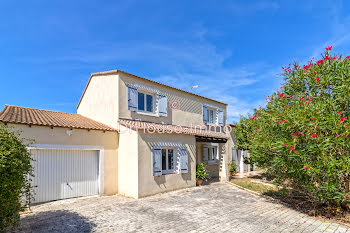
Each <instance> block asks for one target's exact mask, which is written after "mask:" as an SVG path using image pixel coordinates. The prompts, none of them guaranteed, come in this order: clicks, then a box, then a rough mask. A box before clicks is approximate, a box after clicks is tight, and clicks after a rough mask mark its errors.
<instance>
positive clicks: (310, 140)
mask: <svg viewBox="0 0 350 233" xmlns="http://www.w3.org/2000/svg"><path fill="white" fill-rule="evenodd" d="M331 48H332V47H327V51H326V52H325V54H323V55H322V57H323V58H322V59H321V60H318V61H316V62H315V61H312V60H311V61H309V62H308V63H307V64H306V65H303V66H302V65H299V64H298V63H297V62H295V63H294V64H293V65H291V64H289V66H287V67H283V73H282V75H283V76H284V84H283V85H282V87H281V89H280V90H278V91H276V92H275V93H273V94H272V95H271V96H269V97H267V99H266V100H267V105H266V107H264V108H259V109H255V110H254V115H253V116H248V117H247V118H245V117H242V118H241V120H240V122H239V123H237V127H236V128H235V131H234V133H235V136H236V137H237V143H238V148H239V149H249V152H250V159H249V160H250V162H251V163H256V164H257V165H258V166H259V167H260V168H265V169H267V171H268V172H270V173H271V174H274V176H275V177H276V179H275V181H276V182H277V183H284V184H286V183H288V184H290V185H291V186H292V187H293V188H295V189H297V190H298V191H300V192H303V193H304V194H307V195H309V196H310V197H311V198H314V199H318V200H319V201H321V202H322V203H327V204H342V205H343V204H344V203H345V204H346V203H347V202H348V201H349V200H350V198H349V197H350V191H349V182H350V153H349V152H350V136H349V126H350V125H349V113H350V109H349V108H350V69H349V66H350V56H348V57H346V58H344V57H342V56H333V57H332V56H331V55H330V50H331Z"/></svg>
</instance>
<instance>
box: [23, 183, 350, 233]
mask: <svg viewBox="0 0 350 233" xmlns="http://www.w3.org/2000/svg"><path fill="white" fill-rule="evenodd" d="M323 231H324V232H350V230H349V228H348V227H347V226H345V225H339V224H338V223H333V222H329V221H327V222H325V220H324V219H320V218H314V217H310V216H307V215H305V214H302V213H299V212H297V211H294V210H292V209H289V208H287V207H285V206H283V205H281V204H278V203H276V202H273V201H271V200H269V199H265V198H263V197H260V196H257V195H254V194H252V193H249V192H247V191H244V190H241V189H238V188H236V187H235V186H232V185H230V184H227V183H212V184H210V185H207V186H202V187H193V188H189V189H183V190H178V191H174V192H169V193H164V194H159V195H155V196H152V197H147V198H142V199H138V200H136V199H131V198H127V197H123V196H120V195H115V196H105V197H93V198H77V199H70V200H62V201H56V202H51V203H45V204H40V205H36V206H33V207H32V213H29V214H23V215H22V216H21V225H20V227H19V228H18V229H17V230H16V232H39V233H41V232H42V233H46V232H169V233H172V232H244V233H247V232H248V233H249V232H254V233H255V232H323Z"/></svg>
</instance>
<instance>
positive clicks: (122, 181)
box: [118, 126, 139, 198]
mask: <svg viewBox="0 0 350 233" xmlns="http://www.w3.org/2000/svg"><path fill="white" fill-rule="evenodd" d="M138 153H139V150H138V133H137V132H136V131H133V130H129V129H128V128H126V127H123V126H121V127H120V134H119V148H118V155H119V156H118V178H119V182H118V191H119V193H120V194H122V195H125V196H129V197H134V198H138V197H139V195H138V174H139V170H138V169H139V168H138V157H139V155H138Z"/></svg>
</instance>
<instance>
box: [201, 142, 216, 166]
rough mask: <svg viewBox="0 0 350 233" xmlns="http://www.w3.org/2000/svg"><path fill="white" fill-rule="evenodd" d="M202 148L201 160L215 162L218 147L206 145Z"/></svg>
mask: <svg viewBox="0 0 350 233" xmlns="http://www.w3.org/2000/svg"><path fill="white" fill-rule="evenodd" d="M203 150H206V151H203V162H206V163H209V164H210V163H217V162H218V160H219V158H218V157H219V156H218V147H217V146H207V147H204V148H203Z"/></svg>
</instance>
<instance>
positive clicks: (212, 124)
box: [206, 123, 220, 126]
mask: <svg viewBox="0 0 350 233" xmlns="http://www.w3.org/2000/svg"><path fill="white" fill-rule="evenodd" d="M206 125H211V126H220V125H219V124H214V123H206Z"/></svg>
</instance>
